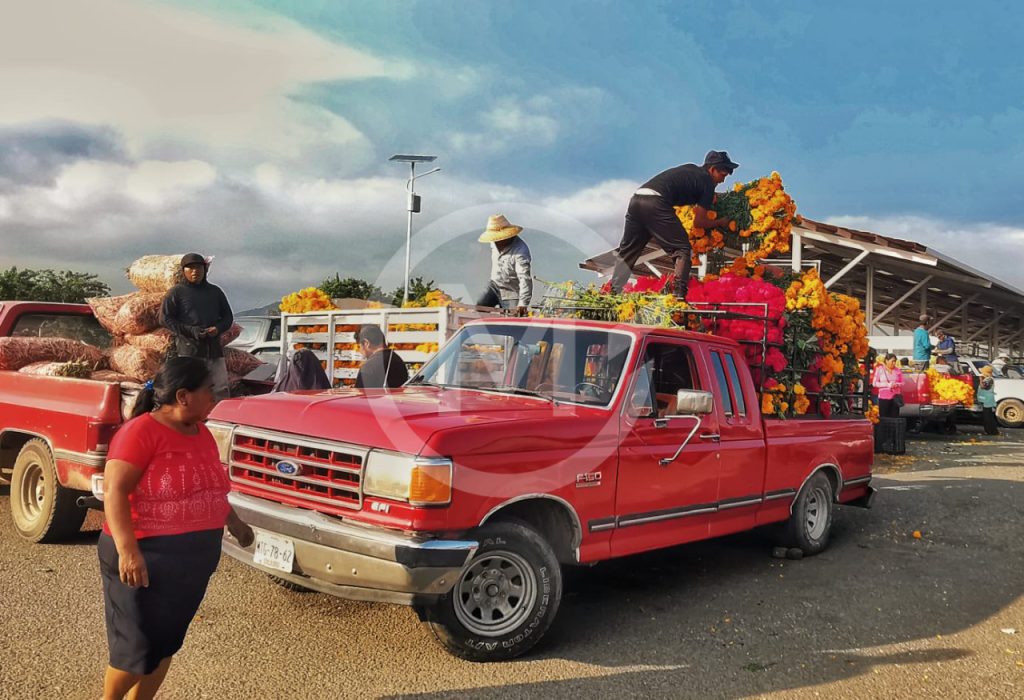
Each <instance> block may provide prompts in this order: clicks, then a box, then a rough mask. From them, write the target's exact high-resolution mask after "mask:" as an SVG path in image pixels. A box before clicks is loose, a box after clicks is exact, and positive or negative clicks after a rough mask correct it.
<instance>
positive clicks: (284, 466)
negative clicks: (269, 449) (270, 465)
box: [274, 460, 302, 476]
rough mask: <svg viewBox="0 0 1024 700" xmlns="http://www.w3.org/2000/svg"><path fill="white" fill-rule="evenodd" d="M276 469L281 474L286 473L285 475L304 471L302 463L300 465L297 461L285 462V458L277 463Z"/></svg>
mask: <svg viewBox="0 0 1024 700" xmlns="http://www.w3.org/2000/svg"><path fill="white" fill-rule="evenodd" d="M274 469H276V470H277V471H278V473H279V474H284V475H285V476H298V475H299V474H300V473H301V472H302V467H301V465H298V464H296V463H295V462H285V461H283V460H282V461H280V462H278V463H277V464H275V465H274Z"/></svg>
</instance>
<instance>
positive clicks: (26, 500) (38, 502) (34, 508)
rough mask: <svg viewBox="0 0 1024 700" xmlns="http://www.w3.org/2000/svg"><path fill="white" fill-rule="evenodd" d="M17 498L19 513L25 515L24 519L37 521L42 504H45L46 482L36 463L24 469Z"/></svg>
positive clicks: (41, 470) (40, 468) (41, 468)
mask: <svg viewBox="0 0 1024 700" xmlns="http://www.w3.org/2000/svg"><path fill="white" fill-rule="evenodd" d="M19 496H20V498H19V499H18V500H19V501H20V503H21V511H22V513H24V514H25V519H26V520H29V521H35V520H38V519H39V517H40V516H41V515H42V513H43V504H44V503H45V502H46V480H45V479H44V478H43V467H42V465H41V464H39V463H38V462H32V464H30V465H28V467H27V468H26V469H25V474H24V476H23V477H22V480H21V489H20V492H19Z"/></svg>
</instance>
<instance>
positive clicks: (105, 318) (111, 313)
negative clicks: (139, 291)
mask: <svg viewBox="0 0 1024 700" xmlns="http://www.w3.org/2000/svg"><path fill="white" fill-rule="evenodd" d="M131 298H132V294H122V295H121V296H117V297H93V298H91V299H86V300H85V303H87V304H88V305H89V306H90V307H91V308H92V315H93V316H95V317H96V320H97V321H99V322H100V325H101V326H103V327H104V328H106V329H107V330H108V331H110V332H111V333H117V331H115V330H114V328H115V327H116V325H117V322H116V319H117V312H118V311H120V310H121V307H122V306H124V304H125V302H126V301H128V300H129V299H131Z"/></svg>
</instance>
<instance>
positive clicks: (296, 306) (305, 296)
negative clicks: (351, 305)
mask: <svg viewBox="0 0 1024 700" xmlns="http://www.w3.org/2000/svg"><path fill="white" fill-rule="evenodd" d="M278 308H279V309H280V310H281V311H282V312H283V313H286V314H302V313H306V312H308V311H333V310H334V309H337V308H338V307H337V306H335V305H334V303H333V302H332V301H331V298H330V297H329V296H327V294H325V293H324V292H322V291H321V290H319V289H317V288H316V287H306V288H305V289H302V290H299V291H297V292H292V293H291V294H289V295H287V296H285V297H283V298H282V299H281V304H280V306H278Z"/></svg>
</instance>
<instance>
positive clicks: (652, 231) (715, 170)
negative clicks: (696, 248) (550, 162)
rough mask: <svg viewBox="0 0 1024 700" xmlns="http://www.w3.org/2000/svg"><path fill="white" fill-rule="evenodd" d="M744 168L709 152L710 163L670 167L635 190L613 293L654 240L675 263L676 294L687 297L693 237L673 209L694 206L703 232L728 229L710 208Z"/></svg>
mask: <svg viewBox="0 0 1024 700" xmlns="http://www.w3.org/2000/svg"><path fill="white" fill-rule="evenodd" d="M738 167H739V164H738V163H734V162H732V160H731V159H730V158H729V154H728V153H726V152H725V151H708V154H707V155H706V156H704V165H695V164H693V163H687V164H686V165H679V166H677V167H675V168H669V169H668V170H666V171H664V172H662V173H659V174H657V175H655V176H654V177H652V178H651V179H650V180H648V181H647V182H646V183H644V186H643V187H641V188H640V189H638V190H637V191H636V192H634V193H633V197H632V198H631V199H630V200H629V208H628V209H626V226H625V230H624V231H623V233H622V241H621V242H620V243H619V247H618V248H617V249H616V250H615V271H614V272H613V273H612V291H613V292H615V293H618V292H621V291H622V287H623V286H624V285H625V284H626V282H627V281H629V276H630V275H631V274H632V271H633V265H635V264H636V261H637V260H638V259H639V258H640V255H641V253H643V251H644V247H645V246H646V245H647V242H648V241H650V240H651V238H653V239H654V240H655V242H656V243H657V244H658V245H659V246H660V247H661V249H662V250H664V251H665V253H666V254H667V255H669V256H671V257H672V258H673V259H674V260H675V270H674V275H675V289H674V290H673V292H674V293H675V295H676V296H677V297H678V298H680V299H685V298H686V289H687V285H688V284H689V281H690V256H691V254H692V253H691V250H690V238H689V236H688V235H687V232H686V229H685V228H684V227H683V224H682V222H681V221H680V220H679V217H678V216H676V212H675V209H674V208H673V207H682V206H687V205H690V206H693V225H694V226H696V227H697V228H704V229H711V228H716V227H717V228H722V229H725V228H727V227H728V226H729V220H728V219H725V218H722V219H711V218H708V210H709V209H711V208H712V206H713V205H714V198H715V187H716V186H717V185H720V184H722V183H723V182H724V181H725V178H727V177H728V176H729V175H732V171H733V170H735V169H736V168H738Z"/></svg>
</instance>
